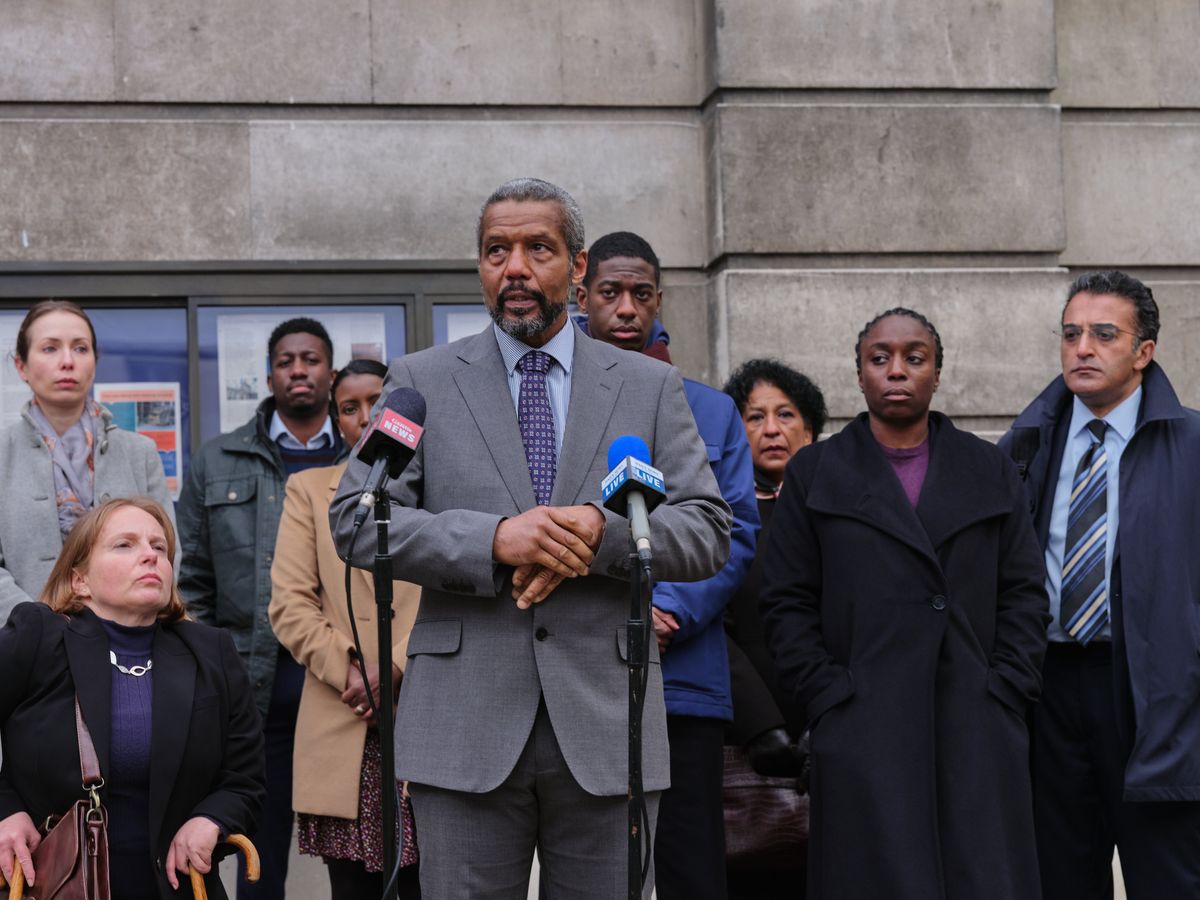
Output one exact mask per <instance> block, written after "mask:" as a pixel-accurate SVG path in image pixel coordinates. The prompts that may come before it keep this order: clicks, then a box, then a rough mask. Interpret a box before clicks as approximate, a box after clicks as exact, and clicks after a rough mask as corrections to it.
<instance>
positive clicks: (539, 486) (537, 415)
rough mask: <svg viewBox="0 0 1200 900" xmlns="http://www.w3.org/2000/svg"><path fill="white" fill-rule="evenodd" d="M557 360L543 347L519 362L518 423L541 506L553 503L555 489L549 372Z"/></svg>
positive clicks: (530, 474) (535, 491)
mask: <svg viewBox="0 0 1200 900" xmlns="http://www.w3.org/2000/svg"><path fill="white" fill-rule="evenodd" d="M551 362H553V360H552V359H551V358H550V354H548V353H543V352H542V351H541V350H530V351H529V352H528V353H526V354H525V355H524V356H522V357H521V358H520V360H518V361H517V368H518V369H520V370H521V392H520V394H519V395H518V397H517V422H518V424H520V426H521V443H523V444H524V445H525V458H526V459H527V460H528V461H529V479H530V481H532V482H533V496H534V498H535V499H536V500H537V502H538V504H539V505H540V506H549V505H550V494H551V493H552V492H553V490H554V470H555V467H556V462H555V453H554V413H553V412H552V411H551V409H550V397H549V395H548V394H547V393H546V373H547V372H548V371H550V364H551Z"/></svg>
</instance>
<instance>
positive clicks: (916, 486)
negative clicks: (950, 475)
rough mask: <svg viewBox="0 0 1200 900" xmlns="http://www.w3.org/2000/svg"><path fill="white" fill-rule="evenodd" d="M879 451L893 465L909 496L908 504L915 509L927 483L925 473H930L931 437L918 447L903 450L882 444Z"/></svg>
mask: <svg viewBox="0 0 1200 900" xmlns="http://www.w3.org/2000/svg"><path fill="white" fill-rule="evenodd" d="M879 449H880V450H882V451H883V455H884V456H886V457H887V461H888V462H889V463H891V464H892V470H893V471H894V472H895V473H896V477H897V478H899V479H900V485H901V487H903V488H904V493H905V494H907V495H908V502H909V503H911V504H912V505H913V506H914V507H915V506H916V505H917V498H918V497H920V496H921V485H923V484H924V483H925V473H926V472H928V471H929V437H928V436H926V438H925V440H923V441H921V443H920V444H918V445H917V446H916V447H905V448H903V449H901V448H897V447H885V446H883V444H880V445H879Z"/></svg>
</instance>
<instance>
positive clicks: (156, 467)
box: [0, 404, 178, 625]
mask: <svg viewBox="0 0 1200 900" xmlns="http://www.w3.org/2000/svg"><path fill="white" fill-rule="evenodd" d="M28 409H29V407H28V404H27V405H26V407H25V411H24V412H23V413H22V416H21V420H20V421H19V422H14V423H13V424H12V425H10V426H9V427H8V428H6V429H5V430H4V431H3V432H0V495H2V496H3V497H4V502H3V503H2V504H0V625H3V624H4V622H5V621H7V619H8V614H9V612H10V611H11V610H12V608H13V607H14V606H16V605H17V604H18V603H22V602H24V601H26V600H36V599H37V598H38V595H39V594H40V593H41V592H42V588H43V587H45V585H46V579H47V578H49V577H50V570H51V569H52V568H54V562H55V560H57V559H58V554H59V551H61V550H62V545H63V541H62V532H61V531H59V528H58V507H57V506H56V505H55V502H54V469H53V467H52V464H51V462H50V450H49V448H47V447H46V443H45V441H43V440H42V436H41V434H40V433H39V432H38V429H37V426H36V425H34V424H33V419H31V418H30V417H29V412H28ZM97 440H98V444H99V445H98V446H97V448H96V452H95V457H94V459H95V473H94V483H95V497H96V505H97V506H98V505H99V504H101V503H103V502H105V501H106V500H109V499H110V498H112V497H132V496H144V497H151V498H153V499H154V500H157V501H158V502H159V503H161V504H162V506H163V507H164V508H165V509H166V511H167V515H168V516H170V517H171V521H172V522H174V521H175V504H174V502H172V500H171V492H170V491H169V490H167V480H166V477H165V476H164V475H163V467H162V459H160V458H159V455H158V450H156V449H155V447H154V442H153V441H151V440H150V439H149V438H146V437H143V436H142V435H140V434H134V433H133V432H131V431H123V430H121V429H120V428H118V427H117V425H116V424H115V423H114V422H113V420H112V414H111V413H109V411H108V410H107V409H104V407H101V413H100V422H99V423H97ZM176 556H177V557H178V554H176ZM176 564H177V565H178V559H177V560H176Z"/></svg>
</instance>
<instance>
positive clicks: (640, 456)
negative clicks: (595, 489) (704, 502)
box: [600, 434, 667, 567]
mask: <svg viewBox="0 0 1200 900" xmlns="http://www.w3.org/2000/svg"><path fill="white" fill-rule="evenodd" d="M608 469H609V472H608V475H607V476H606V477H605V479H604V481H602V482H601V483H600V495H601V498H602V500H603V501H604V506H605V508H607V509H610V510H612V511H613V512H614V513H616V514H617V515H619V516H625V518H627V519H629V531H630V534H631V535H632V537H633V542H634V544H635V546H636V547H637V552H638V559H640V560H641V562H642V565H643V567H644V566H646V565H648V564H649V562H650V558H651V552H650V513H651V512H653V511H654V508H655V507H656V506H658V504H660V503H661V502H662V501H663V500H665V499H666V497H667V493H666V491H667V484H666V480H665V479H664V478H663V473H662V472H660V471H659V470H658V469H656V468H654V467H653V466H652V465H650V448H649V447H647V446H646V442H645V441H644V440H642V439H641V438H640V437H638V436H636V435H632V434H626V435H622V436H621V437H619V438H617V439H616V440H614V441H613V442H612V443H611V444H609V447H608Z"/></svg>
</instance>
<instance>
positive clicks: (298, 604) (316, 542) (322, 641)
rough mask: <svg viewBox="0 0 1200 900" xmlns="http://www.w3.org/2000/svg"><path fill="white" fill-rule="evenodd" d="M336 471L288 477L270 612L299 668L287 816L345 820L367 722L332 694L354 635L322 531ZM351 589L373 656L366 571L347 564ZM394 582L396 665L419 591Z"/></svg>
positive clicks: (336, 563) (354, 807)
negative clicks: (301, 683)
mask: <svg viewBox="0 0 1200 900" xmlns="http://www.w3.org/2000/svg"><path fill="white" fill-rule="evenodd" d="M345 469H346V466H345V464H344V463H343V464H342V465H339V466H332V467H329V468H320V469H307V470H305V471H303V472H298V473H296V474H295V475H292V476H291V477H290V478H288V480H287V494H286V498H285V500H284V503H283V518H282V520H281V521H280V523H279V538H278V541H277V543H276V545H275V561H274V563H273V564H272V566H271V585H272V593H271V605H270V616H271V626H272V627H273V628H274V629H275V636H276V637H277V638H278V639H279V643H281V644H282V645H283V646H284V647H286V648H287V649H288V650H289V651H290V652H291V654H292V655H293V656H294V657H295V658H296V660H297V661H298V662H299V663H300V664H301V665H302V666H304V667H305V669H307V670H308V671H307V674H306V675H305V680H304V693H303V695H302V696H301V699H300V714H299V717H298V718H297V720H296V750H295V756H294V760H293V762H294V771H293V776H292V806H293V808H294V809H295V810H296V812H301V813H309V814H314V815H322V816H337V817H338V818H342V819H354V818H357V817H358V788H359V776H360V774H361V769H362V767H361V764H360V763H359V761H361V760H362V754H363V745H364V743H365V741H366V736H367V725H366V723H365V722H364V721H363V720H362V719H360V718H359V717H358V716H356V715H355V714H354V710H353V709H351V708H350V707H349V706H346V705H345V704H344V703H342V700H341V694H342V691H343V690H345V687H346V673H347V670H348V668H349V664H350V649H351V648H352V647H353V646H354V639H353V637H352V635H351V631H350V619H349V617H348V615H347V610H346V594H345V590H344V585H345V581H346V577H345V569H344V565H345V564H344V563H343V562H342V561H341V560H340V559H338V555H337V551H336V550H335V549H334V546H333V537H332V535H331V534H330V531H329V503H330V501H331V500H332V499H333V493H334V491H335V490H336V489H337V486H338V482H339V481H341V478H342V473H343V472H344V471H345ZM367 525H368V527H371V524H370V522H368V523H367ZM350 585H351V594H352V595H353V599H354V612H355V616H356V619H357V625H358V633H359V637H360V639H361V640H362V645H363V653H364V654H365V656H366V658H367V660H368V661H369V662H375V661H376V660H377V659H378V652H377V646H378V645H377V641H376V624H375V623H376V615H375V591H374V588H373V586H372V582H371V573H370V572H368V571H366V570H364V569H354V570H352V572H351V576H350ZM393 588H394V591H393V600H392V609H393V610H394V612H395V618H394V619H393V622H392V629H393V636H394V645H393V647H392V660H393V661H394V662H395V664H396V665H398V666H399V667H400V668H401V669H403V668H404V664H405V662H406V649H407V646H408V634H409V631H411V629H412V623H413V619H414V618H415V617H416V614H417V602H418V601H419V600H420V596H421V590H420V588H419V587H417V586H416V585H414V584H409V583H408V582H404V581H397V582H394V583H393Z"/></svg>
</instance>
